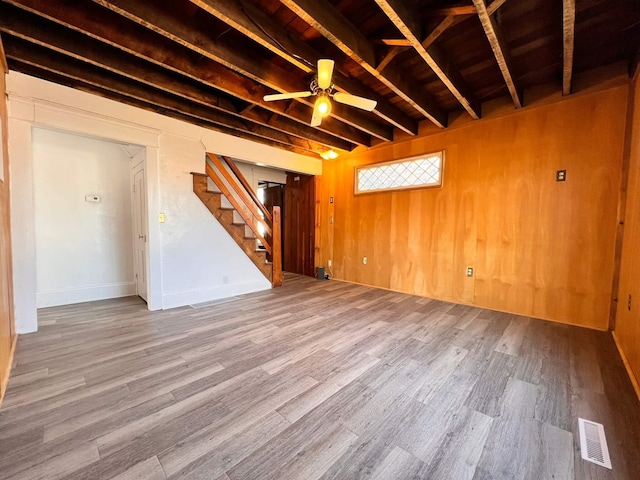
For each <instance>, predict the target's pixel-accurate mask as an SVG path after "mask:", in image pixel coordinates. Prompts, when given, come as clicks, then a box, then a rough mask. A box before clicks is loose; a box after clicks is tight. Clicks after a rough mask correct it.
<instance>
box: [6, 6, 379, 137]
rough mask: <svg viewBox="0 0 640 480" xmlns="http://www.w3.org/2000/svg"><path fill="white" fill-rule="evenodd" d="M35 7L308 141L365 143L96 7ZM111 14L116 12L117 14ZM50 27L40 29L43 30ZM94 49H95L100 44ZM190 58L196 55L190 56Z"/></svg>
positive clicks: (355, 133) (44, 15) (355, 134)
mask: <svg viewBox="0 0 640 480" xmlns="http://www.w3.org/2000/svg"><path fill="white" fill-rule="evenodd" d="M14 3H15V4H17V5H16V6H18V7H20V8H24V9H25V11H27V12H33V11H34V6H35V5H36V4H39V3H40V2H38V0H19V1H17V2H14ZM39 6H40V10H39V11H38V12H37V14H38V15H40V16H42V18H43V19H44V18H46V19H47V20H50V21H52V22H56V23H58V24H59V25H63V26H66V27H69V28H71V29H73V30H74V31H76V32H79V33H82V34H85V35H88V36H89V37H91V38H95V39H97V40H100V41H102V42H105V43H106V44H108V45H110V46H113V47H115V48H118V49H120V50H121V51H123V52H126V53H129V54H131V55H134V56H136V57H138V58H140V59H144V60H145V61H148V62H151V63H153V64H155V65H157V66H159V67H163V68H166V69H169V70H171V71H174V72H176V73H179V74H181V75H184V76H185V77H188V78H191V79H193V80H195V81H197V82H201V83H202V84H203V85H206V86H208V87H211V88H215V89H217V90H220V91H222V92H225V93H228V94H230V95H232V96H234V97H236V98H238V99H239V100H241V101H245V102H250V103H251V104H258V105H260V107H262V108H263V109H265V110H269V111H272V112H274V113H277V114H279V115H282V116H283V117H285V118H288V119H290V120H294V121H297V122H298V123H299V124H300V125H299V126H298V127H302V128H301V129H300V128H296V129H293V130H294V131H301V132H307V133H305V136H306V135H310V136H306V138H310V139H311V140H312V141H317V142H319V143H322V144H324V145H327V146H330V147H332V148H340V149H345V146H346V145H348V144H349V143H352V144H362V142H368V139H367V136H366V135H365V134H364V133H363V132H360V131H358V130H355V129H354V128H353V127H349V126H347V125H344V124H342V125H339V124H338V123H337V122H326V124H325V125H324V126H323V128H322V131H320V130H319V129H314V128H312V127H310V126H309V123H308V122H309V115H310V109H309V108H308V107H306V106H305V105H302V104H299V103H296V104H295V105H294V106H293V108H289V109H287V108H286V105H285V104H283V103H280V104H274V103H270V102H264V101H263V100H262V96H263V95H265V94H267V93H270V90H269V89H267V88H265V87H262V86H256V84H255V83H254V82H252V81H251V80H249V79H248V78H246V77H244V76H242V75H240V74H238V73H236V72H234V71H232V70H229V69H227V68H226V67H224V66H222V65H220V64H217V63H215V62H213V61H211V60H209V59H199V61H197V62H195V61H192V59H190V58H189V56H185V55H184V52H182V54H181V52H180V51H176V49H175V45H172V44H171V42H170V41H168V40H166V39H164V38H161V37H158V36H157V34H155V33H153V32H151V31H149V30H148V29H145V28H143V27H139V26H137V25H135V24H130V23H127V24H123V23H121V24H120V25H118V28H113V25H114V23H115V22H114V21H113V19H107V20H108V21H105V12H104V10H102V8H101V7H99V6H97V5H95V6H94V5H93V4H88V5H87V6H86V7H85V9H84V11H82V12H79V11H78V10H77V9H74V8H73V7H72V6H71V5H70V4H69V2H64V1H61V2H56V3H54V2H45V4H40V5H39ZM3 8H7V7H3ZM4 12H5V16H7V17H9V16H10V17H12V18H15V21H14V22H13V23H14V24H15V23H16V22H19V21H20V18H21V16H20V13H19V11H16V12H14V13H10V12H8V11H7V10H4ZM34 14H35V12H34ZM113 15H114V16H116V14H113ZM43 21H44V20H43ZM34 22H37V19H35V20H34V19H33V17H30V20H26V21H23V23H25V24H26V25H29V24H31V23H34ZM14 28H17V25H14ZM31 28H36V26H35V25H34V26H33V27H31ZM49 28H50V27H47V28H46V29H44V30H45V33H46V30H48V29H49ZM95 50H96V51H98V52H99V51H100V48H96V49H95ZM193 56H194V57H195V54H194V55H193ZM240 114H241V115H243V116H245V117H247V118H248V119H249V120H252V121H255V113H251V114H249V113H247V115H244V113H243V112H242V111H241V112H240ZM292 125H293V124H292ZM346 142H349V143H346Z"/></svg>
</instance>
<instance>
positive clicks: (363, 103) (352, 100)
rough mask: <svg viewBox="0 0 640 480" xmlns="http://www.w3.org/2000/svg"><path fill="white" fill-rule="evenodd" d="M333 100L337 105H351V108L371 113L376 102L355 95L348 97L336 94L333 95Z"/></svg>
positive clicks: (348, 95) (345, 94) (343, 94)
mask: <svg viewBox="0 0 640 480" xmlns="http://www.w3.org/2000/svg"><path fill="white" fill-rule="evenodd" d="M333 99H334V100H335V101H336V102H338V103H344V104H345V105H351V106H352V107H357V108H361V109H363V110H367V111H368V112H371V111H372V110H373V109H374V108H376V105H378V102H376V101H375V100H370V99H368V98H364V97H356V96H355V95H350V94H348V93H341V92H336V93H334V94H333Z"/></svg>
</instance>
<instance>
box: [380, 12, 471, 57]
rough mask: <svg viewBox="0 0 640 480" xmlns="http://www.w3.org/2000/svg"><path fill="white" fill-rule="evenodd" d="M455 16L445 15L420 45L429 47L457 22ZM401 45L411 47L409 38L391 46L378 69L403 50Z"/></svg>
mask: <svg viewBox="0 0 640 480" xmlns="http://www.w3.org/2000/svg"><path fill="white" fill-rule="evenodd" d="M459 18H460V17H457V16H455V15H450V16H448V17H445V18H444V19H443V20H441V21H440V23H438V25H436V26H435V28H434V29H433V30H431V33H429V35H427V37H426V38H425V39H424V40H423V41H422V46H423V47H424V48H429V46H430V45H431V44H432V43H433V42H435V41H436V40H437V39H438V37H439V36H440V35H442V34H443V33H444V32H445V31H446V30H447V29H448V28H449V27H450V26H452V25H454V24H455V23H456V22H457V19H459ZM403 47H411V42H409V40H407V39H404V43H398V45H397V46H395V47H393V48H391V49H390V50H389V51H388V52H387V54H386V55H385V56H384V58H383V59H382V60H381V61H380V63H379V64H378V70H383V69H384V68H385V67H386V66H387V65H389V63H391V61H392V60H393V59H394V58H395V57H396V55H398V54H399V53H400V52H402V51H404V48H403Z"/></svg>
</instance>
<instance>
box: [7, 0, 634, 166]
mask: <svg viewBox="0 0 640 480" xmlns="http://www.w3.org/2000/svg"><path fill="white" fill-rule="evenodd" d="M592 3H593V5H592ZM636 3H637V1H636V0H617V1H616V8H607V5H608V4H607V0H593V2H591V3H589V5H590V6H589V7H588V8H587V7H585V8H580V6H579V4H578V3H577V2H576V1H575V0H563V2H558V1H557V0H527V1H526V2H516V1H512V2H508V1H507V0H483V1H481V0H453V1H452V0H430V1H429V2H419V1H416V0H323V1H318V0H171V2H141V1H139V0H93V1H84V2H83V1H78V0H56V1H53V2H52V1H48V2H47V1H43V0H0V26H2V28H4V31H2V30H1V29H0V32H2V34H3V35H2V41H3V43H4V47H5V49H6V50H8V51H9V52H11V55H10V56H8V57H7V67H8V68H9V69H10V70H12V71H19V72H23V73H26V74H30V75H36V76H38V77H41V78H43V79H45V80H48V81H52V82H55V83H60V84H62V85H67V86H69V87H72V88H76V89H79V90H82V91H87V92H91V93H94V94H97V95H101V96H104V97H106V98H110V99H112V100H115V101H119V102H123V103H126V104H128V105H134V106H137V107H141V108H144V109H147V110H151V111H154V112H158V113H161V114H164V115H168V116H170V117H173V118H179V119H181V120H184V121H187V122H191V123H194V124H197V125H201V126H203V127H205V128H211V129H214V130H217V131H220V132H225V133H229V134H232V135H236V136H238V137H241V138H244V139H248V140H252V141H257V142H260V143H263V144H266V145H271V146H274V147H277V148H283V149H286V150H289V151H293V152H297V153H302V154H304V155H314V156H317V155H318V153H320V151H326V150H327V149H329V148H331V149H334V150H337V151H338V152H344V151H351V150H353V149H354V148H356V147H357V146H364V147H369V146H373V145H374V144H375V143H376V140H377V139H380V140H382V141H393V139H394V138H398V139H402V138H406V136H402V135H400V136H398V135H397V134H398V133H399V132H400V131H402V132H405V133H406V134H408V135H412V134H416V133H417V132H418V125H419V123H420V122H425V123H426V122H427V121H430V122H433V123H435V124H436V125H439V126H440V127H444V126H446V124H447V118H448V116H449V115H450V114H452V115H454V116H457V115H458V114H459V113H460V112H464V111H465V110H463V109H465V108H466V111H467V112H469V114H470V115H471V116H472V117H474V118H477V117H479V114H480V107H479V105H480V102H488V101H492V100H496V99H498V98H500V97H504V96H506V95H510V98H512V99H513V104H514V105H516V107H517V106H519V105H521V104H522V96H521V88H522V87H523V86H526V87H527V88H529V87H535V86H538V85H544V84H548V85H556V86H557V85H558V83H559V82H558V78H562V79H563V80H562V85H561V88H562V92H563V93H564V94H565V95H567V94H569V93H571V91H572V78H574V77H575V75H577V74H581V75H582V74H586V73H588V72H589V71H590V70H591V69H595V68H599V67H602V66H606V65H609V64H613V63H616V62H628V64H629V65H630V69H631V71H633V69H634V67H635V66H636V65H637V61H638V55H639V54H638V51H639V50H638V48H637V45H639V44H640V11H639V10H638V9H637V8H636ZM427 4H428V6H427ZM559 5H562V9H563V21H562V22H560V17H559V15H560V7H559ZM481 27H482V28H481ZM487 42H489V43H487ZM574 45H575V46H574ZM488 46H491V47H492V48H487V47H488ZM578 46H579V48H578ZM507 47H509V48H507ZM560 52H562V57H563V61H559V55H560ZM445 53H446V54H445ZM510 56H511V59H510ZM322 58H326V59H332V60H334V61H335V69H334V76H333V79H334V80H333V82H334V83H335V87H334V88H335V90H333V91H330V92H329V93H333V92H336V91H337V92H336V93H340V94H344V93H347V94H352V95H356V96H358V97H365V98H370V99H373V100H375V101H376V102H377V108H376V109H375V110H374V111H371V112H370V111H365V110H362V109H358V108H353V105H352V103H349V102H345V103H341V102H338V101H337V97H335V98H334V100H336V102H332V103H333V111H332V112H331V116H329V117H326V118H325V119H324V120H323V121H322V123H321V125H319V126H318V127H316V128H314V127H311V126H310V121H311V118H312V113H313V106H314V103H315V100H316V98H315V97H314V96H310V97H308V98H298V99H294V100H281V101H269V102H267V101H265V100H264V97H265V96H266V95H271V94H274V93H283V94H285V98H292V97H291V95H290V94H291V93H295V92H300V91H303V90H304V91H308V90H314V89H313V87H312V86H311V85H310V82H311V81H312V78H313V77H314V76H315V74H316V72H315V70H316V67H317V61H318V59H322ZM450 60H451V61H450ZM496 65H498V66H499V69H500V70H501V74H498V69H496ZM516 67H517V70H514V68H516ZM0 70H1V68H0ZM461 73H463V74H464V78H462V75H461ZM611 75H614V71H613V70H611ZM607 78H608V77H607ZM505 86H508V88H505ZM314 92H315V93H318V91H317V90H314ZM344 98H346V97H343V99H344Z"/></svg>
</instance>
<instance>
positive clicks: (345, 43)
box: [282, 0, 447, 127]
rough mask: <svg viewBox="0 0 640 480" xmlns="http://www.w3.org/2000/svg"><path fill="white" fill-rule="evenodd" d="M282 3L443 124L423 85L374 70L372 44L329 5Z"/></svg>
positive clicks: (306, 0)
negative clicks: (422, 87)
mask: <svg viewBox="0 0 640 480" xmlns="http://www.w3.org/2000/svg"><path fill="white" fill-rule="evenodd" d="M282 3H284V4H285V5H286V6H287V7H288V8H290V9H291V10H292V11H293V12H295V13H296V15H298V16H299V17H301V18H302V19H303V20H304V21H305V22H307V23H308V24H309V25H311V26H312V27H313V28H315V29H316V30H317V31H318V32H320V33H321V34H322V35H323V36H324V37H326V38H328V39H329V40H330V41H331V42H332V43H333V44H334V45H336V46H337V47H338V48H340V50H342V51H343V52H344V53H346V54H347V55H348V56H349V57H350V58H351V59H352V60H354V61H355V62H357V63H358V64H359V65H360V66H361V67H362V68H364V69H365V70H366V71H367V72H369V73H370V74H371V75H373V76H374V77H375V78H377V79H378V80H380V81H381V82H382V83H384V84H385V85H386V86H387V87H388V88H389V89H391V90H392V91H393V92H394V93H395V94H396V95H398V96H400V97H401V98H402V99H404V100H405V101H406V102H407V103H409V104H410V105H411V106H413V107H414V108H415V109H416V110H417V111H418V112H420V113H421V114H422V115H424V116H425V117H426V118H428V119H429V120H431V121H432V122H433V123H435V124H436V125H438V126H439V127H445V126H446V124H447V116H446V114H445V113H444V112H443V111H442V110H441V109H440V108H439V107H438V106H437V105H436V104H435V102H433V100H432V99H430V98H429V97H428V96H427V95H425V94H424V91H423V89H421V88H420V87H419V86H417V85H414V84H413V83H412V82H410V81H409V80H408V79H407V78H406V77H405V76H404V75H402V73H401V72H399V71H396V70H394V69H392V68H388V67H387V68H385V69H383V70H382V71H378V69H377V68H376V67H377V62H376V52H375V49H374V46H373V44H372V43H371V42H370V41H369V40H368V39H367V38H366V37H365V36H364V35H362V33H361V32H360V31H359V30H358V29H357V28H355V26H354V25H353V24H352V23H351V22H349V20H348V19H346V18H345V17H344V16H342V14H340V12H338V11H337V10H336V9H335V8H334V7H333V6H331V5H330V4H329V3H321V2H318V1H315V0H282Z"/></svg>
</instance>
